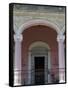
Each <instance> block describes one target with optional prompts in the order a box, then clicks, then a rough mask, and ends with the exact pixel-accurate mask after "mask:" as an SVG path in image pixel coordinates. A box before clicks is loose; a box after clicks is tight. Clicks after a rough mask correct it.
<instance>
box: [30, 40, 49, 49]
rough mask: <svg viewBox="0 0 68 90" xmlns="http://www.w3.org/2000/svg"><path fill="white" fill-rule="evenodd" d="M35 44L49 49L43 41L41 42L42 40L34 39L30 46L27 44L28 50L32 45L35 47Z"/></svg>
mask: <svg viewBox="0 0 68 90" xmlns="http://www.w3.org/2000/svg"><path fill="white" fill-rule="evenodd" d="M36 46H40V47H45V48H47V49H48V50H49V49H50V47H49V45H48V44H47V43H45V42H42V41H36V42H34V43H32V44H31V45H30V46H29V50H32V48H33V47H36Z"/></svg>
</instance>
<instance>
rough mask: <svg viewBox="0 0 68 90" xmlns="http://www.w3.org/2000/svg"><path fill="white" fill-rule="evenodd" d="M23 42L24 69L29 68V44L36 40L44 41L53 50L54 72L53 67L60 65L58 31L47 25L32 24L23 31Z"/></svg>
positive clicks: (52, 62)
mask: <svg viewBox="0 0 68 90" xmlns="http://www.w3.org/2000/svg"><path fill="white" fill-rule="evenodd" d="M22 35H23V42H22V69H26V70H27V63H28V52H29V50H28V48H29V46H30V45H31V44H32V43H33V42H36V41H43V42H45V43H47V44H48V45H49V47H50V49H51V50H50V51H51V64H52V72H54V73H55V71H54V70H53V69H55V68H56V67H58V43H57V40H56V38H57V33H56V31H55V30H53V29H52V28H49V27H47V26H42V25H37V26H32V27H30V28H28V29H26V30H24V32H23V33H22Z"/></svg>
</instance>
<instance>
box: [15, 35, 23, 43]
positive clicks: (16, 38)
mask: <svg viewBox="0 0 68 90" xmlns="http://www.w3.org/2000/svg"><path fill="white" fill-rule="evenodd" d="M22 40H23V36H22V34H15V35H14V41H15V42H16V41H20V42H21V41H22Z"/></svg>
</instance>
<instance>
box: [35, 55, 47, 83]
mask: <svg viewBox="0 0 68 90" xmlns="http://www.w3.org/2000/svg"><path fill="white" fill-rule="evenodd" d="M34 60H35V84H36V85H41V84H44V82H45V80H44V78H45V77H44V60H45V57H34Z"/></svg>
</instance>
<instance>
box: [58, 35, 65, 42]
mask: <svg viewBox="0 0 68 90" xmlns="http://www.w3.org/2000/svg"><path fill="white" fill-rule="evenodd" d="M64 40H65V35H63V34H58V35H57V41H58V42H64Z"/></svg>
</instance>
